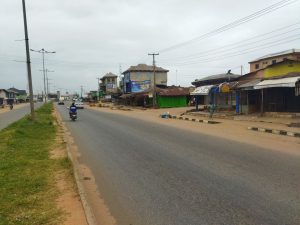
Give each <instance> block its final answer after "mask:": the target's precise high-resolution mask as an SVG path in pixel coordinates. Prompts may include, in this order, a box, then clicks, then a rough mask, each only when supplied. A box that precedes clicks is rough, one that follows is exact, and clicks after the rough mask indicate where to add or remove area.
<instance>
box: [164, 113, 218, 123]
mask: <svg viewBox="0 0 300 225" xmlns="http://www.w3.org/2000/svg"><path fill="white" fill-rule="evenodd" d="M160 117H161V118H169V119H178V120H186V121H191V122H197V123H207V124H218V123H221V122H219V121H215V120H202V119H195V118H190V117H184V116H176V115H169V114H168V115H166V114H162V115H160Z"/></svg>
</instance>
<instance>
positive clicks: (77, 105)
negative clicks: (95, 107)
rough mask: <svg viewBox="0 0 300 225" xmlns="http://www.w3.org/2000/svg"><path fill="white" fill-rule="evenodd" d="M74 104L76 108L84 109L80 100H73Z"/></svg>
mask: <svg viewBox="0 0 300 225" xmlns="http://www.w3.org/2000/svg"><path fill="white" fill-rule="evenodd" d="M75 106H76V107H77V109H84V105H83V103H82V102H75Z"/></svg>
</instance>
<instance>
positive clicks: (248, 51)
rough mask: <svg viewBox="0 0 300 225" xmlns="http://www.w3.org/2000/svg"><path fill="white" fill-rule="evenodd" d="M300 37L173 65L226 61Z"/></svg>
mask: <svg viewBox="0 0 300 225" xmlns="http://www.w3.org/2000/svg"><path fill="white" fill-rule="evenodd" d="M299 35H300V34H298V35H293V36H290V37H289V38H293V37H295V38H293V39H288V40H287V39H286V38H284V39H281V40H277V41H275V42H270V43H269V45H268V46H266V44H263V45H259V46H256V47H253V48H248V49H244V50H242V51H245V52H241V51H236V52H232V53H230V54H224V55H220V56H217V57H212V58H207V59H204V60H196V61H187V62H182V63H178V64H176V63H175V64H174V63H172V65H173V66H186V65H193V64H200V63H207V62H213V61H217V60H220V59H226V58H229V57H234V56H239V55H244V54H247V53H250V52H255V51H257V50H261V49H266V48H269V47H273V46H278V45H281V44H285V43H287V42H291V41H295V40H299V39H300V36H299ZM296 37H297V38H296Z"/></svg>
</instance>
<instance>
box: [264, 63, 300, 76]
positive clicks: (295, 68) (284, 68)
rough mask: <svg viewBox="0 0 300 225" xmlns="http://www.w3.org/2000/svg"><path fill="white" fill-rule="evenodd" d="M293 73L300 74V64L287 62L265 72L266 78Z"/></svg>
mask: <svg viewBox="0 0 300 225" xmlns="http://www.w3.org/2000/svg"><path fill="white" fill-rule="evenodd" d="M292 72H299V73H300V62H286V63H283V64H280V65H275V66H272V67H270V68H267V69H265V71H264V78H269V77H276V76H281V75H285V74H288V73H292Z"/></svg>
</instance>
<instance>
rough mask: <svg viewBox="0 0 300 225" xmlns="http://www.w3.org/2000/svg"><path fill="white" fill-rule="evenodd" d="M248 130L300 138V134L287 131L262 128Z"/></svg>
mask: <svg viewBox="0 0 300 225" xmlns="http://www.w3.org/2000/svg"><path fill="white" fill-rule="evenodd" d="M248 130H253V131H260V132H265V133H269V134H277V135H284V136H290V137H298V138H300V133H297V132H291V131H286V130H276V129H269V128H262V127H248Z"/></svg>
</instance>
